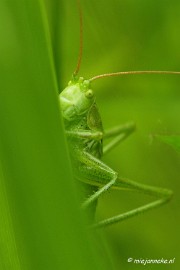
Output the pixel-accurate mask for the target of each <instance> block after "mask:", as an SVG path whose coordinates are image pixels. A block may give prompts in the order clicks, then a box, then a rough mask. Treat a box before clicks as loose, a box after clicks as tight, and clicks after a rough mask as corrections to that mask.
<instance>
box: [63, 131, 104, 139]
mask: <svg viewBox="0 0 180 270" xmlns="http://www.w3.org/2000/svg"><path fill="white" fill-rule="evenodd" d="M66 135H67V136H68V137H71V138H81V139H95V140H101V139H102V138H103V133H102V132H101V131H95V130H84V129H77V130H73V131H66Z"/></svg>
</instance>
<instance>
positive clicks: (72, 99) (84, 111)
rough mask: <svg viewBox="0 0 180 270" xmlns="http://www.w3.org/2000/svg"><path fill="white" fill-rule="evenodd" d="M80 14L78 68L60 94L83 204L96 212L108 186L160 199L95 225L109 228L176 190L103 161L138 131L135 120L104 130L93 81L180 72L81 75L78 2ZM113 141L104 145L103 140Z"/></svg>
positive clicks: (158, 204)
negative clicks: (149, 182) (126, 174)
mask: <svg viewBox="0 0 180 270" xmlns="http://www.w3.org/2000/svg"><path fill="white" fill-rule="evenodd" d="M78 7H79V14H80V50H79V58H78V63H77V67H76V69H75V71H74V73H73V76H72V80H71V81H70V82H69V84H68V86H67V87H66V88H65V89H64V90H63V91H62V92H61V93H60V105H61V110H62V116H63V120H64V125H65V131H66V135H67V140H68V145H69V149H70V155H71V160H72V165H73V170H74V176H75V179H77V180H78V181H80V182H81V183H82V185H83V187H84V190H85V193H86V195H88V198H87V199H86V200H85V201H84V202H83V204H82V207H83V208H87V207H91V209H92V212H93V213H92V215H93V214H94V212H95V208H96V203H97V200H98V198H99V197H100V196H101V195H102V194H104V193H105V192H106V191H107V190H108V189H110V188H112V189H119V190H121V189H125V190H136V191H138V192H142V193H145V194H149V195H152V196H154V197H155V198H156V199H155V200H154V201H153V202H151V203H148V204H146V205H144V206H141V207H138V208H136V209H133V210H131V211H129V212H126V213H123V214H119V215H117V216H114V217H111V218H108V219H105V220H103V221H100V222H98V223H97V224H94V225H93V227H105V226H108V225H111V224H114V223H117V222H120V221H122V220H126V219H128V218H130V217H132V216H135V215H137V214H139V213H143V212H145V211H148V210H150V209H154V208H156V207H158V206H160V205H163V204H165V203H167V202H168V201H169V200H170V199H171V197H172V194H173V192H172V191H171V190H168V189H163V188H158V187H153V186H149V185H144V184H140V183H137V182H134V181H132V180H129V179H125V178H122V177H120V176H119V174H118V173H117V172H116V171H114V170H113V169H111V168H110V167H109V166H108V165H106V164H105V163H104V162H102V161H101V157H102V155H104V154H106V153H107V152H109V151H110V150H111V149H113V148H114V147H115V146H117V145H118V144H119V143H120V142H122V141H123V140H124V139H126V138H127V137H128V136H129V135H130V134H131V133H132V132H133V131H134V130H135V124H134V123H127V124H125V125H120V126H117V127H114V128H112V129H110V130H108V131H106V130H105V131H104V130H103V126H102V121H101V116H100V114H99V112H98V107H97V103H96V98H95V95H94V92H93V90H92V89H91V85H92V83H93V81H95V80H96V79H99V78H103V77H108V76H109V77H110V76H122V75H130V74H180V72H175V71H126V72H116V73H108V74H102V75H98V76H95V77H93V78H91V79H89V80H85V79H83V78H82V77H78V72H79V69H80V64H81V59H82V47H83V46H82V41H83V37H82V36H83V31H82V29H83V28H82V11H81V7H80V1H78ZM109 138H111V139H112V140H111V141H110V142H109V143H108V144H106V145H105V146H103V141H104V140H106V139H109Z"/></svg>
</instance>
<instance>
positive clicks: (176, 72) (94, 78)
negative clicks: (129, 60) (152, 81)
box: [89, 70, 180, 82]
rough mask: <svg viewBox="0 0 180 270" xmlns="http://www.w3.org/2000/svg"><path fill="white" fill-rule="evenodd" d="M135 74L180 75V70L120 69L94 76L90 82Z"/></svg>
mask: <svg viewBox="0 0 180 270" xmlns="http://www.w3.org/2000/svg"><path fill="white" fill-rule="evenodd" d="M135 74H176V75H180V71H159V70H144V71H120V72H114V73H105V74H101V75H97V76H94V77H93V78H91V79H89V81H90V82H92V81H95V80H97V79H100V78H106V77H113V76H122V75H135Z"/></svg>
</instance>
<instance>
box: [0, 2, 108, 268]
mask: <svg viewBox="0 0 180 270" xmlns="http://www.w3.org/2000/svg"><path fill="white" fill-rule="evenodd" d="M0 30H1V31H0V32H1V40H0V59H1V60H0V61H1V63H0V74H1V81H0V130H1V132H0V142H1V152H0V160H1V163H2V170H1V172H2V173H1V180H2V182H1V184H2V185H3V183H4V187H3V186H2V190H1V193H0V195H1V202H2V204H1V208H2V212H1V213H2V215H4V220H5V221H3V222H1V225H2V227H1V234H0V236H1V243H2V240H3V241H5V242H6V244H7V245H9V249H10V251H11V252H10V253H9V254H7V250H6V248H4V247H3V245H1V243H0V250H1V252H2V255H3V256H2V257H3V258H4V262H3V263H4V266H2V269H8V270H19V269H22V270H26V269H28V270H29V269H33V270H36V269H37V270H41V269H43V270H45V269H46V270H52V269H56V270H58V269H83V270H84V269H101V267H100V265H103V262H102V261H101V260H100V259H98V256H97V255H96V248H95V247H93V246H92V243H91V239H90V237H89V235H88V234H87V232H86V230H85V229H84V224H83V221H82V218H81V214H80V212H79V210H78V200H77V195H76V188H75V184H74V180H73V178H72V174H71V168H70V163H69V157H68V154H67V148H66V142H65V137H64V133H63V127H62V122H61V117H60V111H59V102H58V95H57V92H58V91H57V86H56V81H55V72H54V70H53V64H52V63H53V62H52V56H51V48H50V39H49V34H48V29H47V22H46V18H45V13H44V10H43V5H42V4H41V2H40V1H38V0H26V1H23V0H19V1H1V3H0ZM2 174H3V177H2ZM3 188H4V190H5V192H6V193H4V194H6V196H7V200H6V196H5V195H4V196H3V194H2V192H3ZM6 202H7V203H6ZM8 205H9V206H8ZM11 222H12V223H11ZM11 225H12V226H11ZM3 230H4V231H5V230H7V231H8V232H7V233H9V236H8V237H6V235H5V233H3ZM14 241H15V242H14ZM15 243H16V245H15ZM16 246H17V250H16ZM93 248H94V250H93ZM11 262H14V263H11ZM18 262H20V264H18ZM1 263H2V262H1ZM19 265H20V266H19ZM102 268H103V269H106V267H105V265H103V267H102Z"/></svg>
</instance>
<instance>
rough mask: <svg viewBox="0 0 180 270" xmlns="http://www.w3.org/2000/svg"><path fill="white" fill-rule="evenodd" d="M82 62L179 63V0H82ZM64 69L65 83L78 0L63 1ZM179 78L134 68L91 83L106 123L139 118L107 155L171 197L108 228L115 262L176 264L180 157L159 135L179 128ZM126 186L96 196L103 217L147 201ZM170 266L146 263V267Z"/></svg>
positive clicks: (91, 65)
mask: <svg viewBox="0 0 180 270" xmlns="http://www.w3.org/2000/svg"><path fill="white" fill-rule="evenodd" d="M82 9H83V17H84V26H83V30H84V46H83V62H82V66H81V70H80V75H82V76H84V77H85V78H91V77H92V76H94V75H98V74H102V73H106V72H115V71H127V70H180V64H179V63H180V53H179V48H180V36H179V29H180V17H179V13H180V2H179V1H178V0H171V1H168V0H165V1H161V0H156V1H155V0H146V1H144V0H126V1H121V0H112V1H102V0H101V1H93V0H92V1H86V0H84V1H82ZM63 19H64V20H63V25H62V26H61V28H62V33H63V34H62V55H63V61H62V75H61V76H60V78H59V80H60V81H61V82H63V87H65V86H66V83H67V81H68V80H69V78H70V75H71V73H72V71H73V70H74V67H75V64H76V59H77V54H78V45H79V21H78V14H77V6H76V1H64V18H63ZM179 85H180V77H179V76H176V75H175V76H173V75H172V76H171V75H136V76H124V77H119V78H118V77H116V78H114V77H113V78H106V79H101V80H99V81H96V82H94V83H93V87H94V90H95V92H96V94H97V102H98V105H99V108H100V112H101V115H102V119H103V123H104V127H105V128H109V127H111V126H114V125H118V124H120V123H125V122H127V121H131V120H133V121H135V123H136V125H137V131H136V133H135V134H133V135H132V136H131V137H130V138H128V139H127V141H125V142H123V143H122V144H121V145H120V146H119V147H117V148H116V149H114V150H113V151H112V152H111V153H109V154H108V155H107V157H105V158H104V161H105V162H106V163H107V164H108V165H110V166H111V167H112V168H113V169H115V170H117V171H118V172H119V174H120V175H122V176H124V177H128V178H130V179H133V180H136V181H140V182H141V183H146V184H150V185H156V186H160V187H166V188H170V189H172V190H173V191H174V197H173V200H172V201H171V202H170V203H169V204H168V205H165V206H163V207H161V208H159V209H156V210H153V211H151V212H148V213H146V214H144V215H141V216H138V217H135V218H132V219H131V220H127V221H125V222H123V223H121V224H116V225H113V226H111V227H109V228H107V229H106V230H105V235H106V238H107V241H108V245H109V246H110V247H111V250H112V256H113V260H114V264H115V269H120V268H121V269H140V267H141V265H135V264H132V263H128V262H127V259H128V258H129V257H131V258H136V259H138V258H139V259H140V258H144V259H146V258H147V259H161V258H164V259H165V258H167V259H170V258H172V259H173V258H176V259H175V263H174V264H173V265H168V266H167V267H168V269H179V267H180V263H179V248H180V247H179V241H180V239H179V227H180V224H179V222H180V216H179V215H180V214H179V205H180V204H179V194H178V193H179V188H180V184H179V183H180V181H179V180H180V163H179V162H180V158H179V155H178V153H177V152H175V151H174V150H173V149H171V148H170V147H169V146H167V145H165V144H163V143H162V142H160V141H158V140H157V139H156V138H155V137H154V135H155V134H180V91H179V90H180V88H179ZM150 199H151V198H149V197H147V196H144V195H140V194H132V193H128V192H123V191H122V192H117V191H109V192H108V194H106V195H104V196H103V198H102V199H100V201H99V207H98V213H97V218H98V219H102V218H105V217H109V216H112V215H115V214H118V213H120V212H123V211H127V210H130V209H133V208H134V207H137V206H140V205H142V204H145V203H147V202H148V201H150ZM156 267H157V268H158V269H164V268H165V267H166V266H165V265H163V264H162V265H152V264H151V265H149V266H147V265H146V268H147V269H153V268H156Z"/></svg>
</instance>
